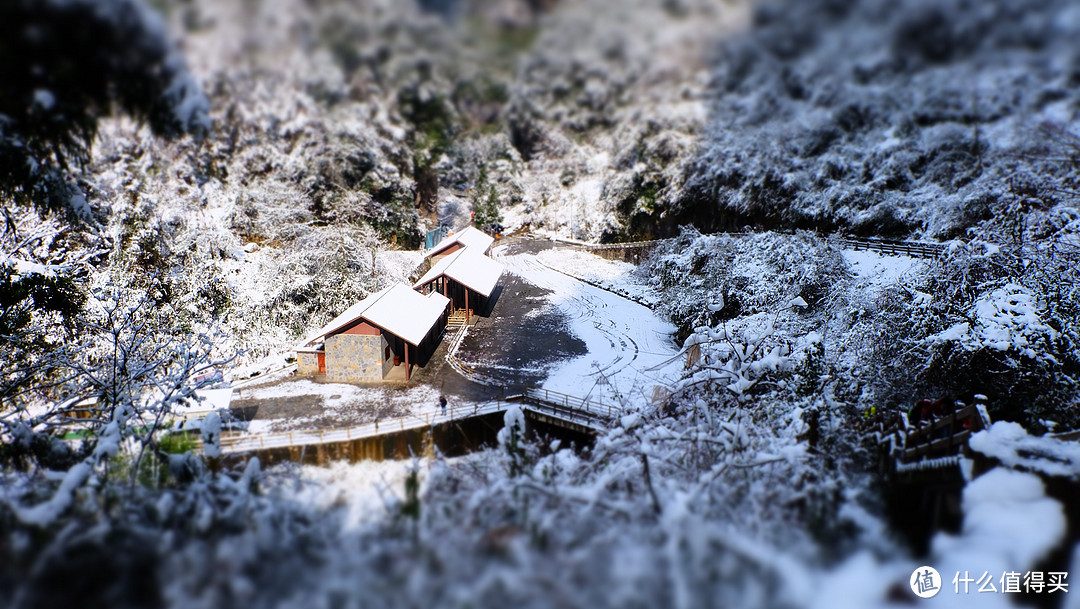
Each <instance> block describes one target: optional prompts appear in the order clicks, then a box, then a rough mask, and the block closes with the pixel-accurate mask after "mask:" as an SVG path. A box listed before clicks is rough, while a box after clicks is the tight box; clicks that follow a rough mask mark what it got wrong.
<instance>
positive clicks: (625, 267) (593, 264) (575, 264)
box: [536, 248, 662, 305]
mask: <svg viewBox="0 0 1080 609" xmlns="http://www.w3.org/2000/svg"><path fill="white" fill-rule="evenodd" d="M536 259H537V260H539V261H540V262H541V263H542V264H543V265H544V266H547V267H550V268H552V269H555V270H557V271H561V272H563V273H566V274H567V275H572V276H574V277H577V278H578V279H581V280H582V281H585V282H588V283H591V284H593V285H595V286H597V287H601V288H604V289H605V290H608V291H611V292H615V293H616V294H619V295H621V296H625V297H626V298H629V299H630V300H633V301H635V302H638V303H641V304H645V305H655V304H656V303H658V302H660V299H661V298H662V296H661V294H659V293H658V292H657V291H656V289H655V288H654V287H653V286H652V285H650V284H649V283H647V282H646V281H645V279H643V278H641V277H639V276H638V274H637V273H636V271H637V269H638V266H637V265H636V264H630V263H629V262H621V261H618V260H607V259H605V258H601V257H599V256H597V255H595V254H590V253H589V252H583V251H580V250H575V249H568V248H552V249H549V250H544V251H542V252H540V253H539V254H537V255H536Z"/></svg>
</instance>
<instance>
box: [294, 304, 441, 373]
mask: <svg viewBox="0 0 1080 609" xmlns="http://www.w3.org/2000/svg"><path fill="white" fill-rule="evenodd" d="M449 306H450V300H449V298H447V297H445V296H443V295H442V294H439V293H437V292H431V293H429V294H427V295H424V294H420V293H419V292H416V291H414V290H411V289H409V286H407V285H405V284H397V285H394V286H391V287H389V288H386V289H384V290H381V291H379V292H376V293H374V294H372V295H370V296H368V297H367V298H365V299H363V300H361V301H360V302H357V303H356V304H354V305H352V306H351V307H349V308H348V309H346V310H345V312H344V313H342V314H341V315H338V316H337V317H335V318H334V319H333V320H332V321H331V322H330V323H328V324H326V325H325V326H323V327H322V328H320V329H319V330H318V331H316V332H315V333H314V334H312V335H310V336H308V338H307V339H305V340H304V342H303V343H302V344H301V345H300V346H299V347H297V349H296V353H297V370H298V371H299V372H300V373H301V374H325V375H326V379H327V380H330V381H343V382H369V381H381V380H384V379H388V380H394V379H398V380H406V381H407V380H409V378H410V376H411V372H412V367H413V366H424V365H425V364H426V363H427V361H428V359H430V357H431V353H432V352H433V351H434V350H435V347H437V346H438V342H439V338H440V337H441V336H442V332H443V329H444V328H445V326H446V315H447V310H448V308H449Z"/></svg>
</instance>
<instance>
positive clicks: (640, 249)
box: [571, 233, 948, 262]
mask: <svg viewBox="0 0 1080 609" xmlns="http://www.w3.org/2000/svg"><path fill="white" fill-rule="evenodd" d="M711 234H714V235H727V236H729V237H747V236H750V235H753V234H754V233H711ZM673 241H675V238H674V237H673V238H668V239H654V240H651V241H630V242H626V243H607V244H603V245H592V244H571V245H575V246H577V247H580V248H581V249H583V250H585V251H587V252H590V253H592V254H596V255H597V256H600V257H601V258H607V259H608V260H622V261H624V262H636V261H638V260H639V259H640V258H641V256H642V255H644V254H647V253H649V252H651V251H652V250H653V249H655V248H657V247H659V246H661V245H663V244H665V243H671V242H673ZM837 241H838V242H839V243H840V244H841V245H843V246H844V247H847V248H851V249H853V250H855V251H857V252H858V251H872V252H877V253H879V254H885V255H888V256H909V257H911V258H923V259H927V258H937V257H938V256H941V255H942V254H943V253H945V250H946V248H947V247H948V246H946V245H944V244H941V243H927V242H924V241H898V240H890V239H860V238H855V237H838V238H837Z"/></svg>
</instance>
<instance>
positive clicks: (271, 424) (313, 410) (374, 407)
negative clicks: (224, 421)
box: [232, 379, 439, 433]
mask: <svg viewBox="0 0 1080 609" xmlns="http://www.w3.org/2000/svg"><path fill="white" fill-rule="evenodd" d="M438 400H439V391H438V389H436V388H434V387H431V386H429V385H416V386H414V387H409V388H401V387H393V386H385V387H379V386H374V387H361V386H358V385H347V384H344V383H316V382H314V381H311V380H309V379H299V380H287V381H282V382H279V383H274V384H271V385H263V386H259V387H254V388H246V389H241V390H238V391H237V393H236V394H235V395H234V396H233V401H232V408H233V409H234V412H237V413H240V415H241V416H242V417H243V418H244V419H247V420H249V421H250V422H249V423H248V431H249V432H251V433H260V432H276V431H291V430H299V429H329V428H337V427H348V426H351V425H360V424H363V423H370V422H372V421H374V420H376V419H387V418H392V417H400V416H404V415H408V414H419V413H423V412H425V411H431V412H434V411H435V410H436V409H437V408H438Z"/></svg>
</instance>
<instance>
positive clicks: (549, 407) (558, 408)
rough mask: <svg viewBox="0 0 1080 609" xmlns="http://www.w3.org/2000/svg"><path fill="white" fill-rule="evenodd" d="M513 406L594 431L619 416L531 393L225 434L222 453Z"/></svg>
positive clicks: (568, 398) (348, 437) (338, 438)
mask: <svg viewBox="0 0 1080 609" xmlns="http://www.w3.org/2000/svg"><path fill="white" fill-rule="evenodd" d="M511 402H519V403H521V404H522V406H523V407H524V408H525V409H527V410H532V411H534V412H537V413H540V414H545V415H548V416H552V417H555V418H558V419H562V420H565V421H568V422H571V423H576V424H579V425H583V426H585V427H592V428H594V429H595V428H599V427H601V426H602V425H603V424H604V422H606V421H609V420H611V419H612V418H614V416H615V415H616V414H617V412H618V410H617V409H616V408H613V407H612V406H608V405H606V404H601V403H599V402H596V401H592V400H585V399H582V398H579V397H575V396H572V395H567V394H565V393H559V392H556V391H549V390H547V389H530V390H528V391H526V392H525V393H523V394H519V395H513V396H507V397H505V398H503V399H499V400H495V401H491V402H483V403H476V404H472V405H471V406H457V407H450V408H446V409H445V410H435V411H428V412H424V413H419V414H411V415H406V416H403V417H394V418H391V419H382V420H376V421H373V422H371V423H365V424H362V425H354V426H351V427H337V428H332V429H318V430H310V431H282V432H273V433H260V434H247V433H223V434H222V436H221V450H222V452H223V453H237V452H245V451H253V450H266V449H273V448H287V447H290V446H310V445H315V444H327V443H333V442H349V441H352V440H361V439H364V438H372V437H376V436H381V435H385V434H388V433H395V432H400V431H406V430H410V429H423V428H425V427H430V426H432V425H438V424H441V423H447V422H452V421H456V420H462V419H469V418H472V417H476V416H480V415H486V414H495V413H499V412H503V411H505V410H506V408H507V407H508V406H509V404H510V403H511Z"/></svg>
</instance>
